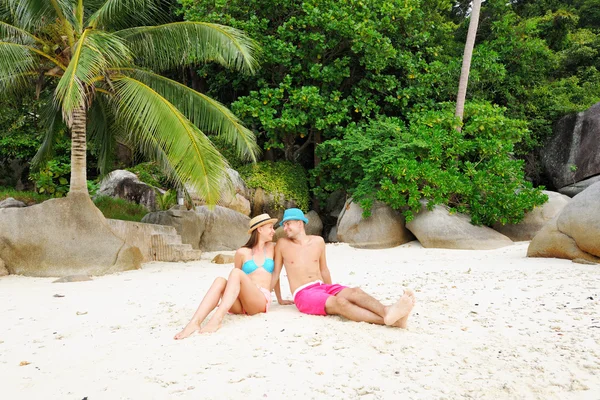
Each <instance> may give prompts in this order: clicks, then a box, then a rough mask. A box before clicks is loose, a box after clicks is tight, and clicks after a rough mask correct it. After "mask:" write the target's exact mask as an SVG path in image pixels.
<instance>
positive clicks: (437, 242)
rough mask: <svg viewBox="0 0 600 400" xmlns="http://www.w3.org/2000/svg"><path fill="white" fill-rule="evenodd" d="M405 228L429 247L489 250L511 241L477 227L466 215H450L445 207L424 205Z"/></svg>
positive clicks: (491, 231) (491, 230)
mask: <svg viewBox="0 0 600 400" xmlns="http://www.w3.org/2000/svg"><path fill="white" fill-rule="evenodd" d="M406 227H407V228H408V229H409V230H410V231H411V232H412V233H413V234H414V235H415V236H416V237H417V239H418V240H419V242H421V245H423V247H426V248H440V249H462V250H490V249H498V248H500V247H505V246H510V245H512V244H513V242H512V240H510V239H509V238H508V237H506V236H504V235H503V234H501V233H499V232H496V231H495V230H493V229H491V228H488V227H485V226H475V225H473V224H471V220H470V218H469V217H468V216H467V215H464V214H450V212H449V211H448V208H447V207H445V206H435V207H434V208H433V210H431V211H429V210H427V208H426V207H425V206H423V208H422V209H421V211H419V212H418V213H417V215H415V217H414V219H413V220H412V221H410V222H407V223H406Z"/></svg>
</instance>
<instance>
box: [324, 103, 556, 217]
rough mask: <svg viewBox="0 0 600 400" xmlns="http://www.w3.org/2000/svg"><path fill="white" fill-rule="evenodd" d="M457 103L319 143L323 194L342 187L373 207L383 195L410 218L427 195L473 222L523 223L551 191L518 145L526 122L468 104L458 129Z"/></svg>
mask: <svg viewBox="0 0 600 400" xmlns="http://www.w3.org/2000/svg"><path fill="white" fill-rule="evenodd" d="M456 126H457V122H456V119H455V117H454V115H453V105H451V104H446V105H443V106H441V107H436V108H435V109H433V110H422V111H421V112H416V113H414V114H412V115H410V117H409V123H408V125H406V124H405V123H404V122H402V121H401V120H399V119H397V118H388V117H383V118H379V119H377V120H373V121H371V122H370V123H368V124H365V125H358V124H356V125H353V126H351V127H350V128H349V129H347V131H346V134H345V136H344V138H343V139H334V140H329V141H327V142H325V143H323V144H322V145H321V146H320V147H319V149H318V150H319V154H320V155H321V157H322V158H323V160H324V161H323V162H321V164H320V165H319V167H318V168H317V169H316V171H315V173H316V174H319V175H320V176H321V179H322V182H323V183H324V184H323V186H322V188H321V192H320V193H318V194H320V195H321V196H323V195H324V194H326V193H325V191H326V192H332V191H334V190H338V189H342V190H346V191H348V192H349V194H350V195H351V196H353V197H354V199H355V200H356V201H358V202H359V203H360V204H361V206H362V207H363V208H364V209H365V210H366V213H368V212H369V210H370V208H371V206H372V204H373V201H374V200H380V201H383V202H385V203H387V204H388V205H390V206H391V207H392V208H394V209H398V210H402V211H403V212H404V215H405V216H406V218H407V220H410V219H412V218H413V216H414V213H415V212H418V211H419V209H420V208H421V200H426V201H427V202H428V203H427V205H428V207H429V208H430V209H431V208H432V207H433V206H434V205H436V204H446V205H448V206H450V207H451V211H456V212H461V213H468V214H470V215H471V221H472V222H473V223H474V224H486V225H491V224H493V223H495V222H501V223H503V224H506V223H516V222H519V221H520V220H522V219H523V217H524V215H525V213H526V212H527V211H530V210H531V209H532V208H533V207H534V206H537V205H541V204H543V203H544V202H545V201H546V200H547V197H546V196H545V195H544V194H542V193H541V191H540V189H533V188H532V185H531V183H530V182H528V181H526V180H525V179H524V176H523V162H522V161H519V160H516V159H514V157H513V150H514V145H515V143H517V142H519V141H520V140H521V139H522V138H523V137H525V136H526V135H527V130H526V124H525V123H524V122H523V121H519V120H513V119H510V118H507V117H505V116H504V114H503V110H502V109H501V108H499V107H495V106H492V105H490V104H486V103H467V105H466V108H465V115H464V125H463V127H462V130H461V131H460V132H459V131H458V130H457V129H456Z"/></svg>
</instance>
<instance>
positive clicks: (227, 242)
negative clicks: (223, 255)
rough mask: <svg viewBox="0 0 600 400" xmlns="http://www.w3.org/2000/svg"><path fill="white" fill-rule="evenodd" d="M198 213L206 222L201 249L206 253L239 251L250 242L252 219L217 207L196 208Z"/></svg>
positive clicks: (201, 239)
mask: <svg viewBox="0 0 600 400" xmlns="http://www.w3.org/2000/svg"><path fill="white" fill-rule="evenodd" d="M196 213H197V214H198V215H199V216H200V218H202V220H203V221H204V224H205V225H204V233H203V234H202V237H201V238H200V249H201V250H204V251H218V250H237V249H238V248H240V247H241V246H242V245H243V244H244V243H246V242H247V241H248V239H249V238H250V235H248V224H249V222H250V218H249V217H247V216H246V215H243V214H240V213H239V212H237V211H233V210H230V209H229V208H225V207H220V206H215V207H214V209H213V210H211V209H209V208H208V207H207V206H200V207H196Z"/></svg>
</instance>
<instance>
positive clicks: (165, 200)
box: [156, 190, 177, 211]
mask: <svg viewBox="0 0 600 400" xmlns="http://www.w3.org/2000/svg"><path fill="white" fill-rule="evenodd" d="M176 204H177V191H176V190H167V191H166V192H165V193H163V194H159V193H157V194H156V205H157V206H158V209H159V210H162V211H166V210H168V209H170V208H171V207H173V206H174V205H176Z"/></svg>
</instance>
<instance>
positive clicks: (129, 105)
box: [0, 0, 259, 204]
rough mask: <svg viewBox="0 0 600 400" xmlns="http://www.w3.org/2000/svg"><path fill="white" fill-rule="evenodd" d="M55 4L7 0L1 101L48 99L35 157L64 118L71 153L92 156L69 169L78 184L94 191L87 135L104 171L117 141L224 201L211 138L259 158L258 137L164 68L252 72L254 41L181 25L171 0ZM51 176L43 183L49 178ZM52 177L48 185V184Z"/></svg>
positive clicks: (1, 14)
mask: <svg viewBox="0 0 600 400" xmlns="http://www.w3.org/2000/svg"><path fill="white" fill-rule="evenodd" d="M51 3H52V5H50V3H49V2H47V1H41V2H40V1H19V0H1V1H0V37H1V38H2V40H0V97H2V98H11V97H15V98H19V97H20V96H21V95H22V94H23V93H26V91H27V90H30V91H33V90H32V89H34V88H35V92H36V97H37V96H38V95H39V94H40V93H47V94H48V97H50V101H48V102H47V105H48V107H47V111H48V113H47V115H45V118H44V120H45V127H46V128H47V129H44V130H43V131H44V132H45V138H44V140H43V141H42V146H41V147H40V151H39V152H38V156H36V159H35V160H36V162H37V161H47V160H48V158H49V156H50V155H51V150H52V147H53V144H54V142H55V139H56V138H57V135H56V133H57V132H58V130H59V128H60V125H61V121H64V122H65V123H66V125H67V126H69V127H70V129H71V136H72V137H73V141H72V142H71V143H72V150H73V151H72V153H73V155H74V157H75V159H78V160H82V161H84V162H80V163H77V164H73V165H71V168H73V171H72V176H71V188H70V190H72V191H75V192H80V193H85V192H86V191H87V186H86V182H85V179H84V177H85V173H86V167H87V166H86V162H85V160H86V159H85V158H84V157H83V156H84V155H85V154H84V153H85V151H86V146H85V143H86V142H87V140H88V136H89V139H90V141H93V142H95V146H90V148H91V149H93V150H94V151H93V154H95V155H96V156H97V158H98V166H99V167H100V170H101V173H105V172H108V170H109V168H110V166H111V163H112V158H113V157H112V153H113V152H114V151H115V148H116V144H117V143H118V142H119V141H121V142H127V143H126V144H128V145H130V146H131V148H135V150H136V151H138V152H139V153H141V154H144V155H145V156H146V157H147V158H148V159H152V160H154V161H157V162H158V163H159V164H160V165H161V167H162V168H163V169H164V170H165V171H166V172H167V173H168V175H169V177H170V178H171V179H173V180H176V181H177V182H178V184H183V183H184V182H185V183H186V184H188V185H189V186H191V187H193V188H194V189H195V190H196V191H197V192H198V193H200V194H202V195H203V197H204V198H206V200H207V202H208V203H209V204H214V203H216V201H217V200H218V198H219V182H220V180H221V178H222V177H223V176H224V174H225V173H226V166H227V165H226V162H225V160H224V159H223V157H222V156H221V155H220V154H219V153H218V151H217V150H216V149H215V147H214V146H213V144H212V143H211V141H210V139H209V138H208V137H207V134H214V135H218V136H219V137H221V138H222V139H223V140H225V141H226V142H227V143H228V144H230V145H231V147H233V148H234V149H235V150H236V152H237V153H238V155H239V156H240V157H242V158H244V159H248V160H252V161H255V160H256V156H257V154H258V153H259V147H258V145H257V144H256V140H255V136H254V133H253V132H252V131H250V130H248V129H247V128H245V127H244V126H243V125H242V124H241V123H240V121H239V120H238V119H237V117H235V116H234V115H233V114H232V113H231V112H230V111H229V110H228V109H227V108H225V107H224V106H223V105H221V104H220V103H218V102H216V101H214V100H213V99H211V98H209V97H207V96H205V95H203V94H201V93H199V92H196V91H195V90H192V89H191V88H189V87H188V86H186V85H183V84H181V83H179V82H176V81H174V80H172V79H168V78H166V77H164V76H161V75H159V72H161V71H162V72H164V71H173V70H176V69H178V68H182V67H183V68H185V67H189V66H190V65H198V63H202V62H214V63H216V64H219V65H221V66H223V67H225V68H231V69H233V70H236V71H238V72H243V73H249V74H252V73H253V72H254V71H255V70H256V68H257V66H258V63H257V61H256V59H255V56H254V54H255V52H256V51H257V50H258V48H257V45H256V43H255V42H254V41H252V40H250V39H249V38H248V37H247V36H246V35H244V33H243V32H241V31H239V30H237V29H233V28H231V27H227V26H222V25H215V24H206V23H191V22H181V21H173V19H174V18H172V16H170V15H168V12H169V11H170V10H171V7H172V5H173V2H172V1H171V0H168V1H164V0H127V1H113V0H101V1H99V0H80V1H64V0H59V1H52V2H51ZM86 123H87V125H86ZM88 134H89V135H88ZM45 173H46V171H43V170H42V171H41V172H40V175H39V178H38V180H39V179H45V180H46V181H47V180H48V178H49V175H48V176H46V175H44V174H45ZM53 175H54V171H53ZM46 181H44V182H43V184H42V185H41V186H40V188H41V189H43V190H50V189H51V187H50V186H48V187H46V186H47V185H49V183H48V182H46ZM54 189H57V188H54ZM56 193H58V190H56Z"/></svg>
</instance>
